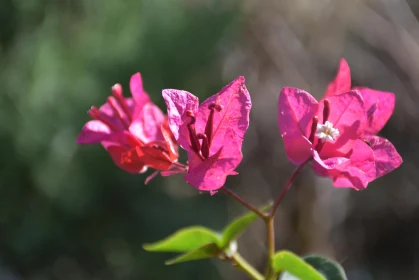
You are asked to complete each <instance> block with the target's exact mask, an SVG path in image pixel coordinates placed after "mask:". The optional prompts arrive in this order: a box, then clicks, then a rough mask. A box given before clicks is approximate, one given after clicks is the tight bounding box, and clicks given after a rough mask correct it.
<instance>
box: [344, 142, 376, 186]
mask: <svg viewBox="0 0 419 280" xmlns="http://www.w3.org/2000/svg"><path fill="white" fill-rule="evenodd" d="M349 159H350V160H351V166H353V167H356V168H358V169H360V170H361V171H362V173H363V174H364V175H365V178H366V179H367V181H368V182H371V181H372V180H374V179H375V178H376V170H375V156H374V152H373V150H372V149H371V147H370V146H369V145H367V144H366V143H365V142H364V141H361V140H357V141H355V143H354V146H353V148H352V152H351V155H350V157H349Z"/></svg>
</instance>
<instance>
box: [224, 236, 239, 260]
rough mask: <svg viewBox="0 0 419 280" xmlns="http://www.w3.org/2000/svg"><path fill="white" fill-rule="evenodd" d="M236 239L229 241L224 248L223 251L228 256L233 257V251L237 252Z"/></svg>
mask: <svg viewBox="0 0 419 280" xmlns="http://www.w3.org/2000/svg"><path fill="white" fill-rule="evenodd" d="M237 247H238V246H237V241H236V240H233V241H231V242H230V244H229V246H228V247H227V248H226V249H225V251H224V253H225V254H226V256H227V257H228V258H231V257H233V255H234V254H235V253H237Z"/></svg>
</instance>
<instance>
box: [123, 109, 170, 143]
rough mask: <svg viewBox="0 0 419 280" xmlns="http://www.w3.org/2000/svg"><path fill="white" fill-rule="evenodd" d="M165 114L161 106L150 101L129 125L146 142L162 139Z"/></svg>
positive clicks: (133, 132) (132, 131) (131, 130)
mask: <svg viewBox="0 0 419 280" xmlns="http://www.w3.org/2000/svg"><path fill="white" fill-rule="evenodd" d="M164 120H165V116H164V114H163V112H162V111H161V110H160V108H159V107H157V106H156V105H154V104H153V103H151V102H149V103H147V104H145V105H144V106H143V108H142V110H141V112H140V113H139V114H138V115H137V116H136V119H134V120H133V121H132V123H131V125H130V127H129V131H130V132H131V133H132V134H134V135H135V136H136V137H137V138H138V139H140V140H141V141H142V142H144V143H150V142H152V141H156V140H162V139H163V135H162V133H161V129H160V127H161V125H162V124H163V123H164Z"/></svg>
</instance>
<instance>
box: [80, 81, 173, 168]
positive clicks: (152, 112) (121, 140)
mask: <svg viewBox="0 0 419 280" xmlns="http://www.w3.org/2000/svg"><path fill="white" fill-rule="evenodd" d="M130 88H131V93H132V98H125V97H124V96H123V93H122V87H121V85H120V84H116V85H114V86H113V87H112V93H113V96H110V97H108V99H107V102H106V103H105V104H104V105H102V106H101V107H100V108H99V109H98V108H96V107H94V106H92V108H91V109H90V110H89V111H88V114H89V116H90V117H91V118H92V119H93V120H91V121H89V122H87V123H86V124H85V125H84V127H83V129H82V132H81V133H80V135H79V137H78V138H77V143H79V144H94V143H101V144H102V145H103V147H104V148H105V149H106V150H107V151H108V152H109V154H110V156H111V158H112V159H113V161H114V162H115V164H116V165H117V166H118V167H120V168H121V169H123V170H125V171H127V172H130V173H143V172H145V171H146V170H147V167H150V168H153V169H156V170H158V171H169V170H172V169H176V170H178V169H179V168H180V165H179V164H178V163H177V159H178V153H177V144H176V140H175V139H174V136H173V134H172V133H171V131H170V129H169V127H168V123H167V118H166V117H165V115H164V114H163V113H162V111H161V110H160V109H159V108H158V107H157V106H156V105H155V104H153V103H152V102H151V100H150V98H149V96H148V94H147V93H146V92H145V91H144V90H143V86H142V79H141V75H140V73H136V74H134V75H133V76H132V77H131V81H130ZM154 175H155V174H153V176H154Z"/></svg>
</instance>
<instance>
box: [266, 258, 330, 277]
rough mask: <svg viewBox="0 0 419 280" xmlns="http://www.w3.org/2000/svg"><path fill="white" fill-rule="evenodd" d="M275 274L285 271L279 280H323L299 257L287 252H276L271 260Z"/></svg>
mask: <svg viewBox="0 0 419 280" xmlns="http://www.w3.org/2000/svg"><path fill="white" fill-rule="evenodd" d="M272 266H273V269H274V271H275V273H279V272H282V271H286V272H288V273H284V274H283V275H281V277H280V278H279V279H280V280H291V279H292V280H297V279H300V280H325V279H326V278H324V277H323V276H322V275H321V274H320V273H319V272H318V271H317V270H315V269H314V268H313V267H312V266H311V265H309V264H308V263H306V262H305V261H304V260H303V259H301V258H300V257H299V256H297V255H295V254H293V253H291V252H289V251H281V252H277V253H276V254H275V256H274V257H273V260H272Z"/></svg>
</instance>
